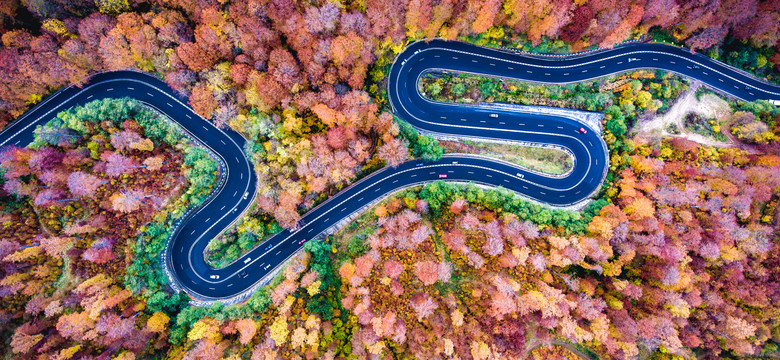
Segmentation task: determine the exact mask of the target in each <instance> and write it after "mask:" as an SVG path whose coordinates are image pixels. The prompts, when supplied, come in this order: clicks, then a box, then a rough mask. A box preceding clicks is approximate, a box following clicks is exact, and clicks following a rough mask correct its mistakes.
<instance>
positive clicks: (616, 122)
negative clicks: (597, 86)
mask: <svg viewBox="0 0 780 360" xmlns="http://www.w3.org/2000/svg"><path fill="white" fill-rule="evenodd" d="M604 114H605V115H607V124H606V125H605V126H606V128H607V130H609V131H610V132H611V133H612V134H614V135H615V136H623V135H625V134H626V131H628V128H627V127H626V118H625V116H624V115H623V112H622V111H621V109H620V108H619V107H617V106H615V105H612V106H610V107H608V108H606V109H605V110H604Z"/></svg>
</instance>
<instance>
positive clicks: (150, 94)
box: [146, 93, 154, 96]
mask: <svg viewBox="0 0 780 360" xmlns="http://www.w3.org/2000/svg"><path fill="white" fill-rule="evenodd" d="M146 95H149V96H154V95H152V93H146Z"/></svg>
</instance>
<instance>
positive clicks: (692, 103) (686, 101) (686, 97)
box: [637, 81, 735, 147]
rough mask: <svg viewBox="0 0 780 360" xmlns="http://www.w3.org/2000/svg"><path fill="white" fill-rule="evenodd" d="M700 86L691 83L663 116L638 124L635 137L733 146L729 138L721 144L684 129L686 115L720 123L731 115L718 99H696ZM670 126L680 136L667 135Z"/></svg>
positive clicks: (708, 97) (709, 95)
mask: <svg viewBox="0 0 780 360" xmlns="http://www.w3.org/2000/svg"><path fill="white" fill-rule="evenodd" d="M701 86H702V84H701V83H700V82H698V81H692V82H691V86H690V88H689V89H688V90H687V91H686V92H684V93H683V94H682V95H681V96H680V97H679V98H678V99H677V101H676V102H675V103H674V105H672V107H671V108H670V109H669V111H667V112H666V113H665V114H663V115H658V116H656V117H655V118H653V119H652V120H650V121H646V122H643V123H640V124H639V126H638V131H639V134H638V135H637V137H639V138H646V137H653V136H659V135H660V136H661V137H675V136H677V137H684V138H686V139H688V140H691V141H695V142H697V143H700V144H704V145H710V146H716V147H729V146H734V145H735V143H734V142H733V141H731V140H732V138H731V137H728V134H727V137H728V138H729V140H730V141H727V142H722V141H717V140H715V139H712V138H710V137H706V136H702V135H699V134H696V133H693V132H691V131H689V130H687V129H685V127H684V124H683V121H684V119H685V115H687V114H688V113H692V112H693V113H697V114H700V115H702V116H704V117H706V118H715V119H716V120H717V121H719V122H720V121H721V120H722V119H723V118H725V117H726V116H728V115H729V114H730V113H731V110H730V108H729V105H728V103H726V102H725V101H723V100H721V99H719V98H718V97H716V96H713V95H711V94H707V95H704V96H702V97H701V99H697V98H696V90H698V89H699V87H701ZM670 124H675V125H676V126H677V128H678V129H680V132H681V133H680V134H672V133H669V132H668V131H667V130H666V129H667V128H668V126H669V125H670Z"/></svg>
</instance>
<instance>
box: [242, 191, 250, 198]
mask: <svg viewBox="0 0 780 360" xmlns="http://www.w3.org/2000/svg"><path fill="white" fill-rule="evenodd" d="M247 197H249V191H247V192H245V193H244V196H242V197H241V198H242V199H246V198H247Z"/></svg>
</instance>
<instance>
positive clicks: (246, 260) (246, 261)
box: [244, 257, 252, 264]
mask: <svg viewBox="0 0 780 360" xmlns="http://www.w3.org/2000/svg"><path fill="white" fill-rule="evenodd" d="M250 261H252V258H251V257H248V258H246V259H244V264H249V262H250Z"/></svg>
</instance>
